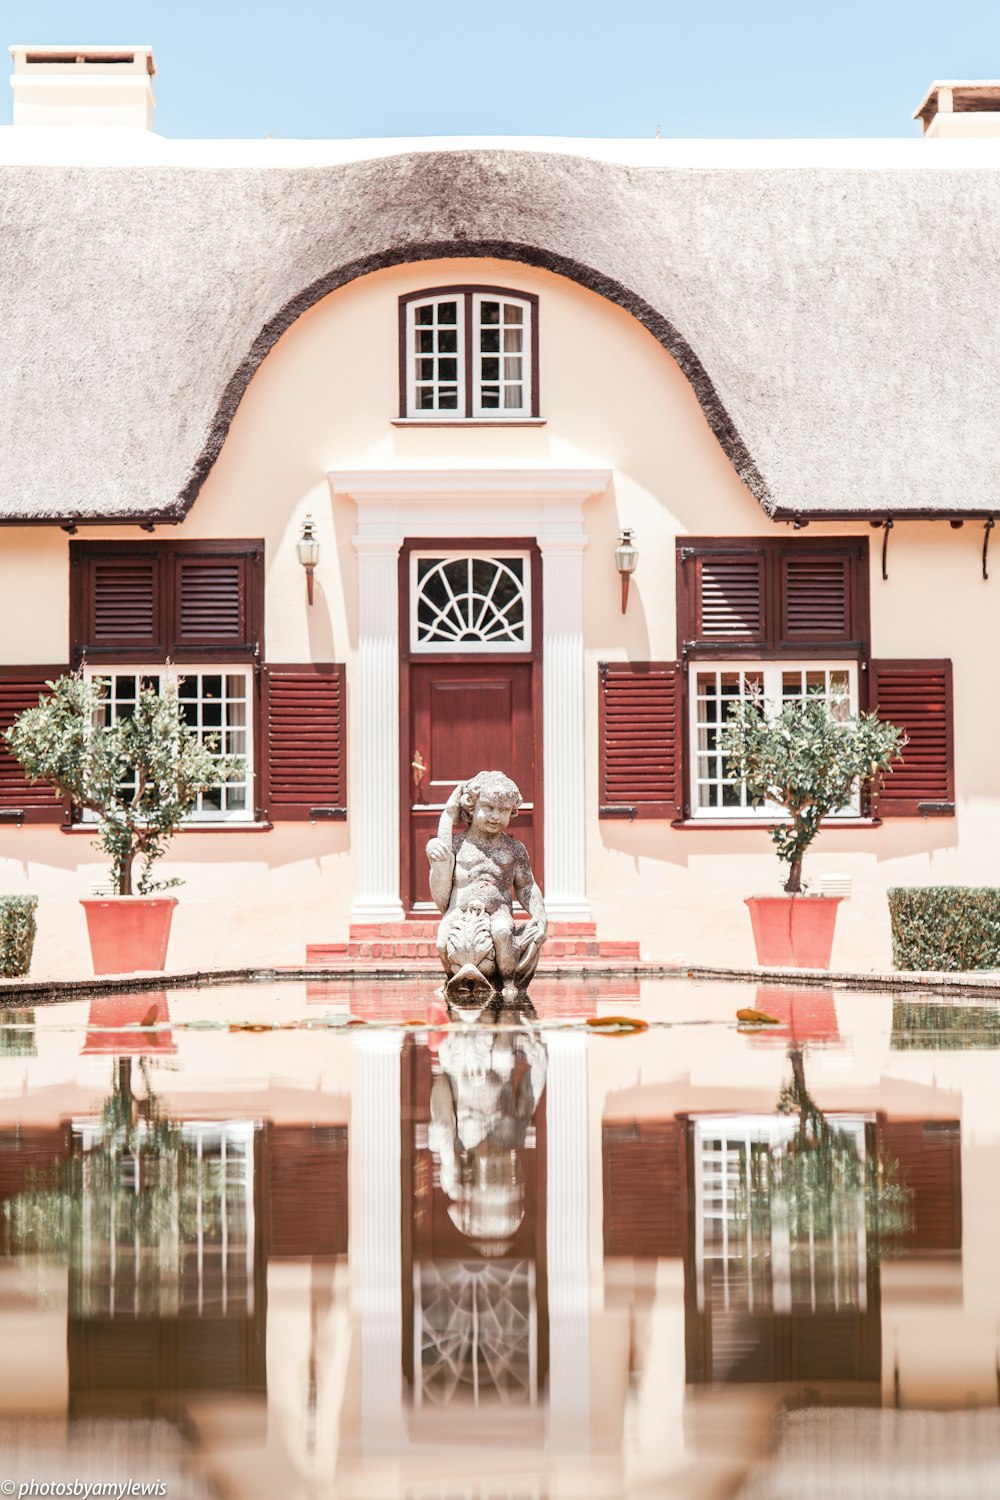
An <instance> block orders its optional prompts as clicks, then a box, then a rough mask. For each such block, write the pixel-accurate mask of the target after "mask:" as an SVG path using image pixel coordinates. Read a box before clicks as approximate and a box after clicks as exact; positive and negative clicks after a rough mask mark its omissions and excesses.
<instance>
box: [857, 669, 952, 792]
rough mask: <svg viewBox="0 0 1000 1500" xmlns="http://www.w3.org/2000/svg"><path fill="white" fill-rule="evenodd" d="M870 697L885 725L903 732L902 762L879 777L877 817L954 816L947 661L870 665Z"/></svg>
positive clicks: (949, 690) (950, 703)
mask: <svg viewBox="0 0 1000 1500" xmlns="http://www.w3.org/2000/svg"><path fill="white" fill-rule="evenodd" d="M869 693H870V696H871V702H872V704H873V706H874V709H875V712H876V713H877V714H878V717H879V718H880V719H881V720H882V721H883V722H884V723H890V724H895V725H897V726H898V727H899V728H900V729H904V730H905V731H906V735H907V739H908V741H909V743H908V744H907V745H905V746H904V748H903V758H902V761H897V762H896V765H895V767H894V769H893V770H892V772H891V773H890V774H889V775H888V776H886V777H884V778H883V782H882V786H881V789H880V791H879V796H878V803H877V808H876V811H877V813H878V816H879V817H880V818H912V817H918V816H928V815H931V816H934V815H935V814H936V815H939V816H949V815H950V814H952V813H954V811H955V765H954V731H953V727H952V718H953V716H952V688H951V662H950V661H873V662H872V664H871V676H870V684H869Z"/></svg>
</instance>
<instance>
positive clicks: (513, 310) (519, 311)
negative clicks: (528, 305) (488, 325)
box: [503, 302, 524, 323]
mask: <svg viewBox="0 0 1000 1500" xmlns="http://www.w3.org/2000/svg"><path fill="white" fill-rule="evenodd" d="M523 318H524V308H523V307H522V306H521V304H520V303H519V302H505V303H504V305H503V320H504V322H505V323H520V322H521V321H522V320H523Z"/></svg>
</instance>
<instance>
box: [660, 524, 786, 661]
mask: <svg viewBox="0 0 1000 1500" xmlns="http://www.w3.org/2000/svg"><path fill="white" fill-rule="evenodd" d="M678 616H679V622H680V637H681V639H682V640H683V641H691V642H694V641H705V642H708V643H710V644H734V645H740V646H747V645H763V643H764V642H765V640H766V638H767V558H766V553H765V548H764V547H763V546H752V545H751V546H747V547H739V546H737V545H733V546H731V547H730V546H727V547H726V549H725V550H724V551H723V550H722V549H721V548H720V549H717V550H711V549H708V548H704V547H703V546H702V545H700V544H699V545H696V546H690V547H681V549H680V553H679V574H678Z"/></svg>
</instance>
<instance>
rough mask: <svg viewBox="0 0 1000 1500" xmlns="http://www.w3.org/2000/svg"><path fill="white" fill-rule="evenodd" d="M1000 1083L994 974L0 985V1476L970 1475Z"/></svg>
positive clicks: (448, 1490)
mask: <svg viewBox="0 0 1000 1500" xmlns="http://www.w3.org/2000/svg"><path fill="white" fill-rule="evenodd" d="M742 1009H752V1010H755V1011H758V1012H763V1013H764V1014H766V1015H768V1016H770V1017H771V1018H773V1019H772V1022H771V1023H769V1024H750V1023H741V1022H740V1021H739V1020H738V1019H737V1012H738V1011H739V1010H742ZM615 1017H617V1018H622V1019H620V1020H618V1021H614V1020H611V1021H609V1018H615ZM630 1018H631V1020H632V1022H636V1021H639V1022H642V1023H646V1024H645V1029H636V1028H635V1026H634V1025H630V1024H627V1023H628V1022H629V1019H630ZM602 1020H603V1024H602ZM998 1101H1000V1002H998V1005H997V1008H995V1009H994V1008H993V1007H992V1006H991V1005H990V1001H989V998H988V997H982V998H980V999H977V1001H976V1003H975V1004H970V1005H966V1004H964V1003H962V1002H958V1001H949V1000H939V999H935V998H934V997H933V996H930V995H926V994H921V993H919V992H912V991H910V992H906V993H902V992H900V993H898V994H890V993H888V992H878V993H874V992H872V993H869V992H863V991H858V990H839V989H832V988H831V989H821V988H811V989H798V990H792V989H783V988H779V987H774V986H754V985H744V984H726V983H721V982H712V983H708V982H705V983H693V982H690V981H686V980H680V979H678V980H671V981H645V980H644V981H638V980H609V981H599V980H589V981H586V982H583V981H581V982H577V983H568V982H567V983H557V982H555V981H539V982H537V983H536V984H535V985H534V986H533V987H532V992H531V999H530V1001H524V1002H522V1003H521V1004H518V1005H514V1006H510V1007H505V1008H503V1009H495V1008H489V1007H487V1008H486V1009H482V1010H480V1009H477V1008H476V1007H475V1006H471V1007H470V1008H467V1009H466V1010H464V1011H462V1012H455V1011H452V1012H449V1011H448V1010H446V1008H445V1007H444V1006H443V1004H442V1003H441V1001H440V1000H439V998H438V997H437V996H436V995H435V994H434V993H433V990H432V986H431V985H429V984H426V983H423V984H416V983H402V982H400V983H392V982H385V983H377V982H368V983H358V984H353V985H352V984H349V983H346V982H320V981H316V982H311V983H291V982H289V983H286V984H274V983H267V984H260V985H253V986H251V985H233V986H226V987H215V988H204V989H190V990H170V991H167V990H160V991H145V992H142V993H135V994H124V995H123V994H103V995H97V994H95V995H87V996H85V997H82V998H80V999H78V1000H68V1001H65V1002H60V1003H58V1004H53V1005H46V1006H37V1007H36V1008H35V1009H33V1010H32V1009H7V1010H4V1011H2V1012H0V1203H2V1213H0V1350H2V1354H3V1358H2V1359H0V1493H2V1494H3V1495H8V1494H14V1495H18V1494H23V1495H25V1496H27V1495H37V1494H60V1493H62V1494H77V1495H86V1494H87V1493H88V1489H87V1487H88V1486H91V1487H93V1486H98V1488H96V1489H91V1491H90V1493H97V1494H103V1493H108V1494H111V1493H119V1492H121V1491H119V1490H115V1489H111V1488H107V1487H108V1486H110V1485H118V1486H121V1485H124V1484H127V1483H128V1482H129V1481H132V1482H133V1486H134V1488H133V1490H132V1493H134V1494H142V1493H147V1494H163V1495H168V1496H169V1497H171V1500H178V1497H188V1496H191V1497H201V1496H205V1497H208V1496H216V1495H223V1496H234V1497H262V1500H265V1497H266V1500H278V1497H282V1500H285V1497H287V1500H295V1497H303V1500H305V1497H310V1500H313V1497H315V1500H323V1497H330V1500H334V1497H337V1500H354V1497H357V1500H363V1497H371V1500H396V1497H400V1500H557V1497H560V1500H561V1497H564V1496H565V1497H567V1500H568V1497H576V1500H626V1497H627V1500H633V1497H635V1500H638V1497H650V1500H652V1497H661V1496H664V1497H671V1500H672V1497H677V1500H681V1497H683V1500H696V1497H697V1500H732V1497H738V1500H802V1497H804V1496H808V1497H810V1500H826V1497H830V1500H832V1497H834V1496H841V1495H848V1494H850V1495H851V1496H852V1497H862V1500H864V1497H867V1496H872V1497H876V1496H877V1497H879V1500H885V1497H895V1496H897V1495H899V1496H901V1497H902V1496H904V1495H905V1496H906V1497H907V1500H913V1497H916V1500H922V1497H925V1496H926V1497H928V1500H929V1497H932V1496H933V1497H938V1496H941V1497H945V1496H946V1497H948V1500H964V1497H973V1496H975V1497H980V1496H983V1497H985V1496H989V1497H995V1496H997V1495H998V1494H1000V1275H998V1270H997V1263H998V1247H1000V1193H998V1191H997V1186H996V1184H997V1181H998V1174H1000V1106H998ZM32 1485H34V1488H32ZM45 1485H48V1486H49V1488H48V1489H46V1488H44V1486H45ZM59 1486H62V1488H59ZM74 1486H75V1488H74ZM124 1493H129V1491H128V1490H127V1489H126V1490H125V1491H124Z"/></svg>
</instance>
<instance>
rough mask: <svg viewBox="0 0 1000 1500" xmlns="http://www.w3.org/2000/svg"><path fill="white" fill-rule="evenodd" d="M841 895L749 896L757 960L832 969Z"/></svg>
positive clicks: (777, 965)
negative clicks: (834, 931)
mask: <svg viewBox="0 0 1000 1500" xmlns="http://www.w3.org/2000/svg"><path fill="white" fill-rule="evenodd" d="M841 900H842V897H840V896H748V897H747V898H746V904H747V906H748V907H749V908H750V921H751V922H752V923H753V940H754V943H755V945H756V948H757V962H758V963H759V964H763V965H765V967H767V968H788V969H828V968H829V967H830V952H831V949H832V948H833V928H834V924H835V922H836V920H837V907H838V905H839V903H840V901H841Z"/></svg>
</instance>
